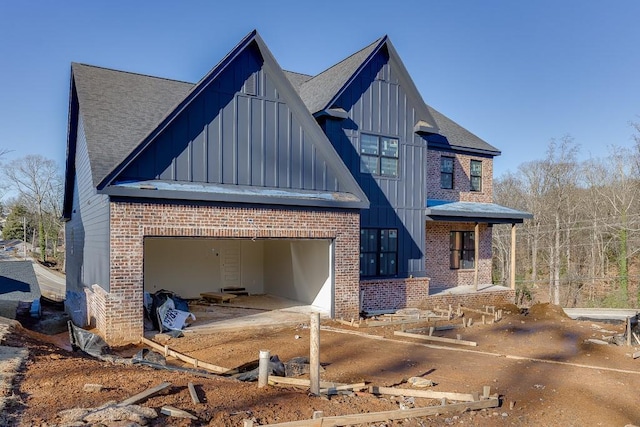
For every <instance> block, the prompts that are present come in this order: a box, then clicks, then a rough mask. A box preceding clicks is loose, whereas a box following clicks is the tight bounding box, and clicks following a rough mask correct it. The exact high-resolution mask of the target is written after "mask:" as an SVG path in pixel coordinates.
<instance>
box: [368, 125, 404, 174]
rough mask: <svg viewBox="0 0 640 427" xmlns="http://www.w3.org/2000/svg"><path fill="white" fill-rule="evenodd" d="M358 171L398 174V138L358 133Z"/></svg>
mask: <svg viewBox="0 0 640 427" xmlns="http://www.w3.org/2000/svg"><path fill="white" fill-rule="evenodd" d="M360 172H363V173H371V174H373V175H380V176H388V177H394V178H395V177H397V176H398V139H397V138H388V137H386V136H376V135H367V134H360Z"/></svg>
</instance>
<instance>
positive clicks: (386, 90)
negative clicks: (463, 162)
mask: <svg viewBox="0 0 640 427" xmlns="http://www.w3.org/2000/svg"><path fill="white" fill-rule="evenodd" d="M398 66H399V64H398V63H396V62H395V60H394V59H390V58H389V56H388V55H387V53H386V52H385V51H382V50H381V51H380V52H378V53H377V54H376V56H374V57H373V58H372V59H371V61H370V62H369V63H368V64H367V65H366V66H365V67H364V68H363V69H362V71H361V72H360V73H359V75H358V76H357V77H356V79H355V80H354V81H353V82H352V84H351V85H350V86H349V87H348V88H347V89H346V90H345V92H343V94H342V95H341V96H340V97H339V98H338V99H337V100H336V102H335V104H334V106H333V107H340V108H343V109H345V110H346V111H347V112H348V118H347V119H346V120H343V121H338V120H327V121H326V122H324V123H323V128H324V130H325V132H326V134H327V136H328V137H329V140H330V141H331V142H332V144H333V145H334V147H335V149H336V151H338V153H339V154H340V157H342V159H343V160H344V162H345V163H346V165H347V167H348V168H349V169H350V170H351V172H352V173H353V175H354V177H355V178H356V180H357V182H358V183H359V184H360V186H361V188H362V189H363V190H364V192H365V193H366V195H367V197H368V198H369V201H370V203H371V205H370V208H369V209H368V210H362V212H361V216H360V226H361V228H397V229H398V236H399V242H398V244H399V248H398V276H399V277H409V276H411V275H413V276H416V277H422V276H424V275H425V263H424V244H425V243H424V242H425V217H424V209H425V206H426V200H425V199H426V159H427V141H426V140H425V139H424V138H423V137H421V136H420V135H418V134H416V133H415V132H414V125H415V124H416V122H417V121H418V118H417V115H416V108H415V106H414V105H412V104H413V102H414V101H412V99H411V97H409V96H407V93H406V92H405V91H404V90H403V88H402V86H401V85H400V82H399V79H398V76H397V75H396V73H394V69H395V68H396V67H398ZM362 133H366V134H373V135H381V136H388V137H394V138H398V139H399V175H398V177H397V178H387V177H381V176H374V175H371V174H366V173H361V172H360V155H359V152H360V135H361V134H362Z"/></svg>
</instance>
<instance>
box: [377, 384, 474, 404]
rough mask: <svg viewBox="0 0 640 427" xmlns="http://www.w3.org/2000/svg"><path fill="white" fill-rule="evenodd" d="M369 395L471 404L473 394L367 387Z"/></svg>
mask: <svg viewBox="0 0 640 427" xmlns="http://www.w3.org/2000/svg"><path fill="white" fill-rule="evenodd" d="M369 393H371V394H390V395H394V396H408V397H424V398H427V399H442V398H446V399H449V400H457V401H461V402H473V401H474V400H475V399H474V398H473V394H471V393H453V392H446V391H434V390H412V389H406V388H395V387H378V386H369Z"/></svg>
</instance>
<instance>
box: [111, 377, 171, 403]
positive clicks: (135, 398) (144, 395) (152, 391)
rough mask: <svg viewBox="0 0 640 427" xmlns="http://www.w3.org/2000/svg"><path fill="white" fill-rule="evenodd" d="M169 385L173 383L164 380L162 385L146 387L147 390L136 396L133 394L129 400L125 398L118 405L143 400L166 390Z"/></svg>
mask: <svg viewBox="0 0 640 427" xmlns="http://www.w3.org/2000/svg"><path fill="white" fill-rule="evenodd" d="M167 387H171V383H168V382H164V383H162V384H160V385H157V386H155V387H152V388H149V389H146V390H145V391H143V392H141V393H138V394H136V395H134V396H131V397H130V398H128V399H127V400H123V401H122V402H120V403H118V406H127V405H133V404H135V403H138V402H141V401H143V400H145V399H146V398H148V397H151V396H153V395H154V394H156V393H159V392H161V391H162V390H164V389H165V388H167Z"/></svg>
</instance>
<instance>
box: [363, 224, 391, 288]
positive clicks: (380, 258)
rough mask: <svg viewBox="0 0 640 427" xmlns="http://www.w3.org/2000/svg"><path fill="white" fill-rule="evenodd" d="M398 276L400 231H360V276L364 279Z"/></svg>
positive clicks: (366, 229)
mask: <svg viewBox="0 0 640 427" xmlns="http://www.w3.org/2000/svg"><path fill="white" fill-rule="evenodd" d="M396 274H398V230H397V229H395V228H385V229H376V228H362V229H360V275H361V276H363V277H375V276H395V275H396Z"/></svg>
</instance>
